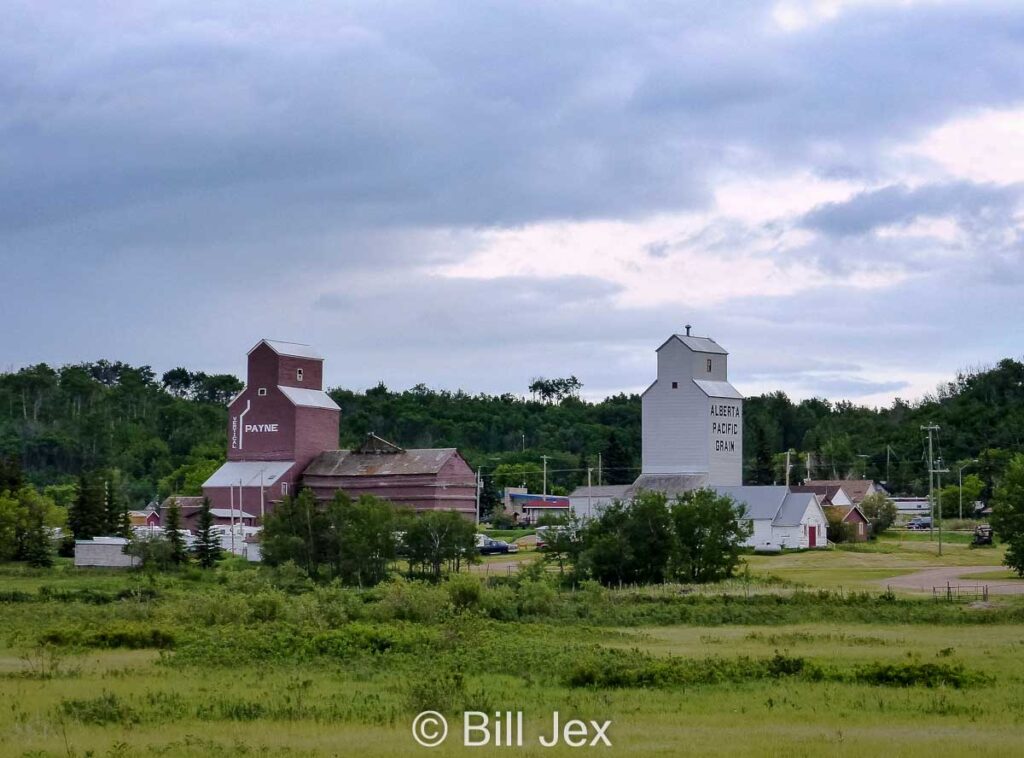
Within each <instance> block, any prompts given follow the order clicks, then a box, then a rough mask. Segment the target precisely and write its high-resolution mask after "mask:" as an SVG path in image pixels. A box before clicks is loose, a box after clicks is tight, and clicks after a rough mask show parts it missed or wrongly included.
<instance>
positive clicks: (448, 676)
mask: <svg viewBox="0 0 1024 758" xmlns="http://www.w3.org/2000/svg"><path fill="white" fill-rule="evenodd" d="M465 700H466V681H465V679H464V678H463V676H462V674H461V673H460V672H457V671H444V672H434V671H429V672H426V673H425V674H422V675H421V676H420V677H419V678H417V679H416V680H415V681H414V682H413V683H412V684H411V686H410V687H409V697H408V708H409V711H410V713H421V712H422V711H439V712H441V713H449V712H452V711H455V710H461V708H462V707H463V705H464V704H465Z"/></svg>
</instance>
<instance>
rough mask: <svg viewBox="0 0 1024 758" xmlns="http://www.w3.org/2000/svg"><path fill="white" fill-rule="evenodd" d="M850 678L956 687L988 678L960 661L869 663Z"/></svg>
mask: <svg viewBox="0 0 1024 758" xmlns="http://www.w3.org/2000/svg"><path fill="white" fill-rule="evenodd" d="M852 678H853V680H854V681H856V682H861V683H863V684H877V685H887V686H890V687H913V686H915V685H917V686H924V687H939V686H942V685H946V686H949V687H954V688H956V689H960V688H962V687H969V686H971V685H974V684H986V683H988V682H989V681H990V677H988V676H986V675H985V674H982V673H980V672H968V671H966V670H965V669H964V667H963V664H945V663H870V664H867V665H865V666H861V667H859V668H858V669H857V670H856V671H855V672H854V674H853V677H852Z"/></svg>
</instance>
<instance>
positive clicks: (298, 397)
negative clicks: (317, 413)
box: [277, 384, 341, 411]
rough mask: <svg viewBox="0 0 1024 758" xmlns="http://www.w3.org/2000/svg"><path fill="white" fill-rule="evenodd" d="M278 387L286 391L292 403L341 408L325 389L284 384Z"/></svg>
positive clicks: (334, 408) (308, 406)
mask: <svg viewBox="0 0 1024 758" xmlns="http://www.w3.org/2000/svg"><path fill="white" fill-rule="evenodd" d="M277 388H278V389H279V390H281V392H283V393H284V396H285V397H286V398H288V399H289V400H291V402H292V405H298V406H301V407H303V408H330V409H331V410H335V411H340V410H341V408H339V407H338V404H337V403H336V402H334V401H333V400H332V399H331V396H330V395H328V394H327V393H326V392H324V391H323V390H313V389H307V388H306V387H286V386H285V385H283V384H279V385H278V386H277Z"/></svg>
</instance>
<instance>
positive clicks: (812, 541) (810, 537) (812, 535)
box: [807, 526, 818, 547]
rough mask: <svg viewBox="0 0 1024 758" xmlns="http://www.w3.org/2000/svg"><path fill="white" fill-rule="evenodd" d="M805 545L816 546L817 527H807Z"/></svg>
mask: <svg viewBox="0 0 1024 758" xmlns="http://www.w3.org/2000/svg"><path fill="white" fill-rule="evenodd" d="M807 545H808V546H809V547H817V546H818V527H816V526H809V527H807Z"/></svg>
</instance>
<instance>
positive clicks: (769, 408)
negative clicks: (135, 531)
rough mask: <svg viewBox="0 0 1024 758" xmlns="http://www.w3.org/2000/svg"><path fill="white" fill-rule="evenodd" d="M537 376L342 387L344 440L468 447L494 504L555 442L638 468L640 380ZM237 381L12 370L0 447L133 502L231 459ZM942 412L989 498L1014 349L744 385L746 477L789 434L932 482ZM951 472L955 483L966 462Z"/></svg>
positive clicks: (554, 482)
mask: <svg viewBox="0 0 1024 758" xmlns="http://www.w3.org/2000/svg"><path fill="white" fill-rule="evenodd" d="M537 381H541V382H544V383H547V384H542V385H538V386H536V387H535V388H534V390H535V391H536V392H539V393H540V394H539V397H540V399H530V398H529V397H520V396H517V395H514V394H511V393H506V394H503V395H486V394H476V395H473V394H469V393H466V392H462V391H456V392H450V391H444V390H431V389H429V388H427V387H425V386H424V385H417V386H416V387H413V388H411V389H408V390H404V391H392V390H389V389H388V388H387V387H386V386H384V385H383V384H379V385H378V386H376V387H372V388H370V389H367V390H365V391H357V390H352V389H342V388H335V389H332V390H330V394H331V396H332V397H333V398H334V399H335V400H336V401H337V402H338V404H339V405H340V406H341V408H342V417H341V433H340V439H339V445H340V446H341V447H346V446H355V445H356V444H357V443H358V442H359V441H360V440H361V439H363V437H365V435H366V434H367V433H368V432H375V433H377V434H379V435H381V436H383V437H385V438H387V439H390V440H392V441H394V442H396V443H397V444H399V445H402V446H403V447H457V448H459V450H460V451H461V452H462V453H463V455H464V456H465V457H466V458H467V460H468V461H469V462H470V464H471V465H472V466H473V467H474V468H481V469H482V471H483V480H484V483H485V489H484V493H483V495H484V502H485V505H488V506H490V505H493V504H494V503H495V502H496V501H497V499H498V495H499V490H500V488H501V487H504V486H510V485H513V484H514V485H519V484H522V483H523V482H526V483H527V484H528V486H529V487H530V488H531V489H539V488H540V487H541V486H543V483H542V481H541V477H542V466H541V460H540V456H541V455H547V456H548V457H549V461H548V467H549V475H548V481H547V485H548V491H549V492H552V493H556V494H563V493H567V492H570V491H571V490H572V489H574V488H575V487H577V486H579V485H581V484H584V483H586V482H587V470H588V469H591V470H592V471H591V481H592V482H593V483H595V484H599V483H605V484H620V483H629V482H632V481H633V480H634V479H635V478H636V476H637V474H638V473H639V467H640V452H641V443H640V436H641V430H640V396H639V395H636V394H619V395H614V396H612V397H609V398H606V399H604V400H602V401H600V402H589V401H586V400H582V399H580V397H579V396H578V395H579V389H580V387H581V386H582V385H581V384H580V382H579V380H578V379H576V378H575V377H569V379H566V380H560V379H556V380H547V379H544V380H537ZM241 387H242V384H241V382H240V381H239V380H238V379H237V378H235V377H233V376H230V375H225V374H219V375H207V374H205V373H203V372H196V371H190V370H188V369H185V368H175V369H172V370H170V371H167V372H165V373H164V374H163V375H161V376H159V377H158V376H157V375H156V374H155V372H153V370H152V369H151V368H150V367H148V366H130V365H127V364H125V363H121V362H110V361H95V362H92V363H80V364H73V365H67V366H63V367H60V368H51V367H50V366H48V365H46V364H38V365H34V366H29V367H26V368H23V369H20V370H18V371H14V372H7V373H0V459H3V460H7V461H17V462H19V463H20V466H21V468H23V469H24V472H25V480H26V482H27V483H29V484H31V485H34V486H35V487H36V488H37V489H39V490H42V489H43V488H44V487H48V486H64V487H70V488H73V487H75V486H77V483H78V478H79V477H80V476H81V475H82V474H88V475H93V474H100V475H102V476H103V477H104V478H105V479H106V480H107V481H108V482H109V483H110V485H109V486H111V487H114V488H116V492H115V493H114V496H115V497H116V498H119V499H121V500H123V501H125V502H127V503H128V504H129V505H130V506H131V507H133V508H139V507H142V506H143V505H144V504H145V503H146V502H148V501H150V500H152V499H154V498H156V499H163V498H164V497H166V496H167V495H170V494H182V495H195V494H199V493H200V488H201V485H202V482H203V481H204V480H205V479H206V478H207V477H208V476H209V475H210V474H211V473H212V472H213V471H215V470H216V468H217V467H218V466H219V465H220V464H221V463H222V462H223V460H224V454H225V449H226V445H227V439H226V437H227V432H226V427H227V413H226V408H225V405H226V403H227V402H228V401H229V399H230V398H231V397H232V396H233V395H234V393H235V392H237V391H238V390H239V389H240V388H241ZM541 390H543V392H541ZM549 390H550V391H549ZM931 423H934V424H938V425H940V426H941V427H942V430H941V432H940V433H939V437H938V450H939V451H940V452H941V454H942V455H943V460H944V462H945V465H946V466H947V467H948V468H949V469H950V470H951V472H956V471H957V469H958V468H959V467H960V466H962V465H964V464H969V465H968V468H967V469H966V470H965V472H964V480H965V493H966V491H967V490H970V492H971V497H972V498H973V497H975V493H976V492H977V497H978V498H981V499H988V498H989V497H991V495H992V493H993V489H994V487H995V485H996V484H997V483H998V480H999V478H1000V476H1001V475H1002V472H1003V471H1004V470H1005V469H1006V467H1007V465H1008V463H1009V460H1010V458H1011V457H1012V455H1013V454H1014V453H1018V452H1024V365H1022V364H1021V363H1020V362H1018V361H1015V360H1009V359H1007V360H1004V361H1001V362H1000V363H999V364H998V365H997V366H995V367H993V368H990V369H987V370H977V371H972V372H964V373H962V374H959V375H957V376H956V377H955V378H954V380H953V381H951V382H949V383H947V384H946V385H944V386H943V387H941V388H939V389H937V390H936V392H935V393H933V394H932V395H929V396H927V397H925V398H922V399H921V400H919V401H917V402H914V403H909V402H906V401H904V400H896V401H895V402H894V403H892V404H891V406H889V407H887V408H866V407H863V406H857V405H854V404H852V403H849V402H829V401H827V400H822V399H808V400H802V401H799V402H795V401H793V400H791V399H790V398H788V397H787V396H786V395H785V394H783V393H781V392H777V393H770V394H767V395H761V396H757V397H751V398H748V399H747V400H746V402H745V404H744V419H743V427H744V445H743V465H744V480H745V481H746V482H747V483H750V484H767V483H772V482H779V483H781V482H783V481H785V474H786V472H785V451H786V450H787V449H791V450H792V451H793V454H792V456H791V458H790V461H791V464H792V465H791V468H790V472H789V473H790V480H791V481H799V480H801V479H804V478H842V477H845V476H858V477H859V476H864V477H867V478H871V479H875V480H878V481H884V482H886V483H887V485H888V488H889V490H890V491H891V492H892V493H893V494H898V495H909V494H918V495H919V494H923V493H925V492H926V491H927V484H928V476H927V467H926V464H925V460H924V455H923V446H922V434H921V431H920V426H921V425H922V424H931ZM975 458H977V459H978V462H977V463H973V462H972V461H973V459H975ZM599 474H600V475H599ZM971 477H974V478H971ZM978 482H980V485H981V486H980V490H978V487H977V485H978ZM944 484H945V485H947V487H952V486H953V484H954V474H952V473H951V475H950V476H949V479H948V480H944ZM65 500H66V497H65ZM951 500H952V492H951V491H948V492H946V493H943V496H942V503H943V508H944V509H945V508H946V507H947V504H950V503H951ZM950 507H952V506H951V505H950ZM957 507H959V489H958V490H957Z"/></svg>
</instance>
